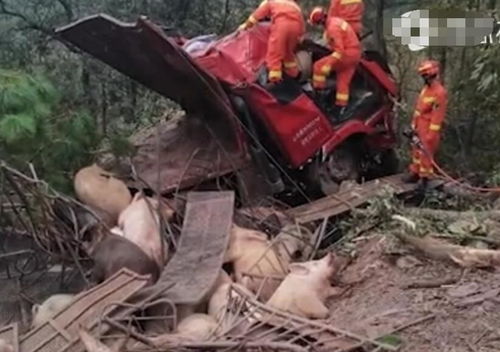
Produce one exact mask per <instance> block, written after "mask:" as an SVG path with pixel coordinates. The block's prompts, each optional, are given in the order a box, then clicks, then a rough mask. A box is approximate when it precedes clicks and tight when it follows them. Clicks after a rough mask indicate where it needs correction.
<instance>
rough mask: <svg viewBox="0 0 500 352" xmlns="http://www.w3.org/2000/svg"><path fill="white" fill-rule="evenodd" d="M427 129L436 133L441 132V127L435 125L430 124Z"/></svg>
mask: <svg viewBox="0 0 500 352" xmlns="http://www.w3.org/2000/svg"><path fill="white" fill-rule="evenodd" d="M429 129H430V130H431V131H434V132H438V131H440V130H441V125H437V124H435V123H431V124H430V126H429Z"/></svg>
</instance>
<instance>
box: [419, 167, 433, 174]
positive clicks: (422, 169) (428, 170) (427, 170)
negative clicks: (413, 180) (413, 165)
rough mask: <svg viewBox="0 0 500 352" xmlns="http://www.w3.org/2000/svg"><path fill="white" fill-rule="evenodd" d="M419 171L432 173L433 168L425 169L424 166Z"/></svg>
mask: <svg viewBox="0 0 500 352" xmlns="http://www.w3.org/2000/svg"><path fill="white" fill-rule="evenodd" d="M420 173H422V174H429V175H432V174H433V173H434V170H433V169H426V168H425V167H421V168H420Z"/></svg>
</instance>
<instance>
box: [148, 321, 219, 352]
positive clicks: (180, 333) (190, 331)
mask: <svg viewBox="0 0 500 352" xmlns="http://www.w3.org/2000/svg"><path fill="white" fill-rule="evenodd" d="M216 329H217V322H216V321H215V320H214V318H212V317H211V316H209V315H206V314H193V315H190V316H188V317H186V318H185V319H183V320H182V321H181V322H180V323H179V325H178V326H177V329H176V331H175V333H173V334H162V335H159V336H156V337H151V338H150V340H151V342H152V343H153V344H154V345H155V346H157V347H159V348H162V350H164V349H165V348H167V349H168V348H169V347H174V346H176V345H178V344H179V343H182V342H202V341H207V340H209V339H210V338H211V337H212V336H213V334H214V332H215V330H216Z"/></svg>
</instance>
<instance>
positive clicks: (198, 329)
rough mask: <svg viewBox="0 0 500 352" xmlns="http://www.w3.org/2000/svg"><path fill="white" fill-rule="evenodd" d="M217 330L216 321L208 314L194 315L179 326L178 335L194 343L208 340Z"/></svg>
mask: <svg viewBox="0 0 500 352" xmlns="http://www.w3.org/2000/svg"><path fill="white" fill-rule="evenodd" d="M216 329H217V322H216V321H215V319H214V318H213V317H211V316H209V315H207V314H199V313H198V314H193V315H190V316H189V317H187V318H185V319H184V320H182V321H181V322H180V323H179V325H178V326H177V334H179V335H181V336H183V337H186V338H189V339H193V340H194V341H204V340H208V339H209V338H210V337H212V335H213V334H214V332H215V330H216Z"/></svg>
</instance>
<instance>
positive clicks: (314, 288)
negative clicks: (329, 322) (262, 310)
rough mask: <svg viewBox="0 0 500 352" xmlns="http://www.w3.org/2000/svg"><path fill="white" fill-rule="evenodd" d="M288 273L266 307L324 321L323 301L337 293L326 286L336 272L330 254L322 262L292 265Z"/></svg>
mask: <svg viewBox="0 0 500 352" xmlns="http://www.w3.org/2000/svg"><path fill="white" fill-rule="evenodd" d="M289 269H290V273H289V274H288V275H287V277H286V278H285V280H284V281H283V283H282V284H281V285H280V286H279V287H278V289H277V290H276V292H275V293H274V295H273V296H272V297H271V298H270V299H269V301H268V302H267V304H268V305H269V306H271V307H274V308H277V309H279V310H282V311H287V312H289V313H292V314H296V315H299V316H302V317H305V318H309V319H325V318H327V317H328V314H329V310H328V308H327V307H326V306H325V302H326V300H327V299H328V298H329V297H331V296H333V295H336V294H337V293H338V291H337V290H336V289H335V288H334V287H331V286H330V280H331V278H332V277H333V275H334V274H335V272H336V265H335V257H334V255H333V254H332V253H329V254H328V255H326V256H325V257H324V258H323V259H320V260H313V261H309V262H305V263H292V264H290V266H289Z"/></svg>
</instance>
